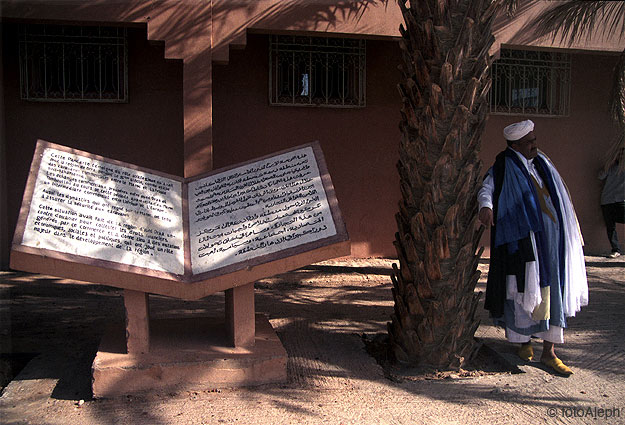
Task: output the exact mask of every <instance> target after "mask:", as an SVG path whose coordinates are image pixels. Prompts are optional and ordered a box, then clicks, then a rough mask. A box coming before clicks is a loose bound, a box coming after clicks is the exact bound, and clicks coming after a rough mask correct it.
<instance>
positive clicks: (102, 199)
mask: <svg viewBox="0 0 625 425" xmlns="http://www.w3.org/2000/svg"><path fill="white" fill-rule="evenodd" d="M22 245H25V246H30V247H34V248H43V249H48V250H52V251H56V252H62V253H66V254H72V255H80V256H83V257H89V258H94V259H99V260H107V261H112V262H116V263H121V264H126V265H132V266H135V267H143V268H147V269H151V270H158V271H164V272H169V273H174V274H178V275H182V274H184V248H183V247H184V244H183V226H182V184H181V183H180V182H179V181H175V180H172V179H168V178H165V177H161V176H158V175H156V174H150V173H147V172H142V171H138V170H135V169H133V168H128V167H123V166H119V165H116V164H113V163H109V162H105V161H102V160H98V159H94V158H90V157H85V156H81V155H77V154H74V153H71V152H66V151H63V150H59V149H54V148H51V147H48V148H46V149H44V151H43V155H42V156H41V163H40V165H39V172H38V174H37V179H36V182H35V187H34V190H33V192H32V199H31V203H30V213H29V214H28V219H27V220H26V226H25V228H24V235H23V238H22Z"/></svg>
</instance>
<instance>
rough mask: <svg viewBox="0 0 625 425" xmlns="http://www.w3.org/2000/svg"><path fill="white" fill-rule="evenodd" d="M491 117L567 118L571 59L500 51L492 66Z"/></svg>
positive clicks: (546, 54) (530, 52)
mask: <svg viewBox="0 0 625 425" xmlns="http://www.w3.org/2000/svg"><path fill="white" fill-rule="evenodd" d="M492 76H493V86H492V89H491V92H490V110H491V112H492V113H503V114H514V115H551V116H566V115H568V113H569V103H570V85H571V55H569V54H567V53H559V52H543V51H532V50H511V49H501V57H500V59H498V60H497V61H495V62H494V63H493V68H492Z"/></svg>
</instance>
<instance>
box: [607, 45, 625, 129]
mask: <svg viewBox="0 0 625 425" xmlns="http://www.w3.org/2000/svg"><path fill="white" fill-rule="evenodd" d="M610 111H611V113H612V118H613V119H614V120H615V121H616V122H617V124H618V126H619V130H620V131H625V50H624V51H623V52H621V55H620V56H619V60H618V62H617V63H616V66H615V67H614V74H613V80H612V97H611V98H610Z"/></svg>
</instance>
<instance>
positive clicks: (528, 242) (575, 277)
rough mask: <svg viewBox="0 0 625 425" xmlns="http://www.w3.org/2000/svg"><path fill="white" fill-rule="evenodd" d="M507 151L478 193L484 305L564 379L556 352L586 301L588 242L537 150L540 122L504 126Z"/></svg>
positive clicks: (528, 354)
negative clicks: (486, 254) (537, 342)
mask: <svg viewBox="0 0 625 425" xmlns="http://www.w3.org/2000/svg"><path fill="white" fill-rule="evenodd" d="M503 134H504V137H505V139H506V141H507V144H508V148H507V149H506V150H504V151H503V152H501V153H500V154H499V155H497V159H496V160H495V164H494V165H493V166H492V167H491V168H490V169H489V170H488V173H487V175H486V177H485V178H484V182H483V183H482V188H481V189H480V191H479V194H478V202H479V206H480V211H479V219H480V221H481V222H482V223H483V224H484V225H485V226H492V227H491V244H490V252H491V255H490V268H489V273H488V282H487V286H486V301H485V308H486V309H487V310H489V311H490V315H491V317H492V318H493V319H494V321H495V323H496V324H497V325H500V326H503V327H504V328H505V329H506V337H507V338H508V340H509V341H510V342H512V343H517V344H520V346H519V348H518V354H519V357H521V358H522V359H523V360H526V361H530V360H532V358H533V356H534V351H533V348H532V343H531V337H532V336H534V337H538V338H541V339H542V340H543V350H542V354H541V358H540V361H541V362H542V363H544V364H545V365H547V366H548V367H550V368H552V369H553V370H555V371H556V372H557V373H560V374H562V375H570V374H572V373H573V371H572V370H571V369H570V368H569V367H568V366H566V365H565V364H564V363H563V362H562V360H560V359H559V358H558V357H557V356H556V353H555V344H561V343H563V342H564V332H563V329H564V328H565V327H566V318H567V317H572V316H575V313H577V312H578V311H579V310H580V309H581V307H582V306H584V305H587V304H588V283H587V281H586V268H585V264H584V254H583V250H582V244H583V242H582V237H581V233H580V231H579V226H578V223H577V217H576V216H575V211H574V210H573V205H572V203H571V199H570V197H569V194H568V191H567V190H566V187H565V185H564V182H563V181H562V178H561V177H560V175H559V174H558V172H557V170H556V169H555V167H554V165H553V163H552V162H551V160H549V158H547V156H546V155H544V154H543V153H542V152H540V151H538V148H537V144H536V135H535V134H534V123H533V122H532V121H531V120H526V121H521V122H517V123H515V124H512V125H509V126H507V127H506V128H504V131H503Z"/></svg>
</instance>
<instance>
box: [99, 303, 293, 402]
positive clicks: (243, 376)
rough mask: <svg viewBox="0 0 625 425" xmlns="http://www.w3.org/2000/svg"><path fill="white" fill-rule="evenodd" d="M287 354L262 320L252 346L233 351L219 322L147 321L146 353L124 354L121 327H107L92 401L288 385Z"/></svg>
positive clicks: (199, 319)
mask: <svg viewBox="0 0 625 425" xmlns="http://www.w3.org/2000/svg"><path fill="white" fill-rule="evenodd" d="M286 361H287V353H286V350H285V349H284V347H283V346H282V343H281V342H280V340H279V338H278V336H277V335H276V332H275V331H274V329H273V328H272V327H271V324H270V323H269V321H268V320H267V318H266V317H265V316H264V315H261V314H257V315H256V338H255V343H254V346H251V347H236V348H235V347H231V346H229V337H228V335H227V331H226V329H225V326H224V321H223V319H222V318H207V317H193V318H180V319H159V320H151V321H150V349H149V352H147V353H141V354H127V353H126V337H125V327H124V325H123V324H122V323H120V324H118V325H113V326H111V327H110V328H109V329H108V330H107V332H106V333H105V335H104V337H103V338H102V341H101V343H100V347H99V351H98V353H97V355H96V357H95V360H94V361H93V365H92V376H93V378H92V379H93V382H92V389H93V397H95V398H101V397H114V396H119V395H125V394H132V393H141V392H146V391H150V390H154V391H163V390H196V391H200V390H212V389H217V388H227V387H237V386H254V385H260V384H270V383H281V382H286V378H287V375H286Z"/></svg>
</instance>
